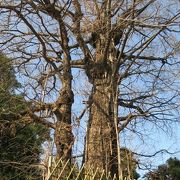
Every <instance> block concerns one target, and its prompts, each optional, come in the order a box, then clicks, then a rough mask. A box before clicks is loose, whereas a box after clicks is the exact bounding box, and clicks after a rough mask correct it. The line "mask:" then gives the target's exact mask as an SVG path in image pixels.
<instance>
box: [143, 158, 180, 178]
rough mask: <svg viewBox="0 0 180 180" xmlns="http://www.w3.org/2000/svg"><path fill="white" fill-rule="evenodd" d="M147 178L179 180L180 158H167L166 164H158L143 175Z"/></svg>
mask: <svg viewBox="0 0 180 180" xmlns="http://www.w3.org/2000/svg"><path fill="white" fill-rule="evenodd" d="M145 178H146V179H147V180H179V179H180V160H179V159H177V158H176V157H175V158H169V159H168V160H167V161H166V164H163V165H160V166H158V168H157V169H155V170H153V171H151V172H148V173H147V174H146V175H145Z"/></svg>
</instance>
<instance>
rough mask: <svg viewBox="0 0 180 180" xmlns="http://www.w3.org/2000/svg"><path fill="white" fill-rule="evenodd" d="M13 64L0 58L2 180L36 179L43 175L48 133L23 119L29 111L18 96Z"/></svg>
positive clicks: (0, 168)
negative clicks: (45, 141)
mask: <svg viewBox="0 0 180 180" xmlns="http://www.w3.org/2000/svg"><path fill="white" fill-rule="evenodd" d="M11 62H12V61H11V60H10V59H8V58H7V57H6V56H5V55H3V54H0V77H1V78H0V81H1V85H0V177H1V178H2V179H12V178H14V179H33V178H36V179H38V178H40V177H41V175H42V172H41V169H42V168H39V166H40V165H39V163H40V153H42V149H41V145H42V142H43V141H44V140H45V138H44V136H42V134H43V133H47V129H45V128H44V127H43V126H42V125H37V124H32V123H30V122H27V117H26V116H25V115H24V116H21V112H22V110H23V111H24V110H25V109H26V106H27V104H26V102H25V100H24V98H23V96H22V95H16V94H15V90H16V89H17V87H19V86H20V85H19V83H18V82H17V80H16V78H15V73H14V69H13V66H12V64H11Z"/></svg>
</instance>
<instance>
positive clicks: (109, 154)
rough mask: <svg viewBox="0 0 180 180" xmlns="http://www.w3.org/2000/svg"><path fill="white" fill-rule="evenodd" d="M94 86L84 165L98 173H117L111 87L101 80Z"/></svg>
mask: <svg viewBox="0 0 180 180" xmlns="http://www.w3.org/2000/svg"><path fill="white" fill-rule="evenodd" d="M99 81H101V84H99V85H98V86H97V85H96V86H95V89H94V92H93V95H92V106H91V109H90V119H89V126H88V132H87V139H86V145H87V147H86V153H85V163H86V166H87V167H88V168H89V167H90V168H91V169H92V171H96V170H97V168H98V172H99V174H101V172H103V170H105V172H106V173H107V172H111V174H112V176H114V174H118V168H117V142H116V134H115V128H114V122H113V110H112V103H113V102H112V92H111V87H110V86H109V84H107V83H103V81H104V82H105V81H107V80H103V79H101V80H99Z"/></svg>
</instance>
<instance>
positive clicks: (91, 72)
mask: <svg viewBox="0 0 180 180" xmlns="http://www.w3.org/2000/svg"><path fill="white" fill-rule="evenodd" d="M111 72H112V71H111V67H110V65H108V64H107V63H105V62H91V63H90V64H88V68H87V69H86V74H87V76H88V78H89V82H90V83H92V84H95V85H102V84H107V83H109V81H110V77H111V74H112V73H111Z"/></svg>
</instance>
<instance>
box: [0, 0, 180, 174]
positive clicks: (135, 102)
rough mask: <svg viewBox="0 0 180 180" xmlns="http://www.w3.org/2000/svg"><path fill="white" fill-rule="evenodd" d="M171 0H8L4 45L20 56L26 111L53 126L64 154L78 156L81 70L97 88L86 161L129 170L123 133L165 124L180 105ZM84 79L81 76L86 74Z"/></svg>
mask: <svg viewBox="0 0 180 180" xmlns="http://www.w3.org/2000/svg"><path fill="white" fill-rule="evenodd" d="M176 3H178V1H173V0H172V1H169V0H163V1H162V0H161V1H160V0H121V1H117V0H102V1H96V0H94V1H89V0H67V1H63V0H56V1H55V0H27V1H20V0H16V1H15V0H6V1H5V0H2V1H1V2H0V20H1V21H0V29H1V37H0V48H1V51H2V52H4V53H6V54H8V55H9V56H10V57H13V58H14V64H15V66H16V68H17V70H18V74H19V80H20V81H21V82H22V84H23V85H24V86H23V87H24V89H23V90H22V91H23V92H24V94H26V98H27V100H28V101H29V102H30V106H29V111H28V112H27V116H29V117H31V119H33V122H36V123H42V124H44V125H46V126H47V127H49V128H52V129H54V131H55V133H54V142H55V145H56V150H57V156H58V157H59V158H62V159H63V160H69V159H72V147H73V144H74V141H75V137H74V136H73V131H72V130H73V122H72V119H73V117H72V115H73V112H72V105H73V103H74V99H75V98H76V97H74V94H73V89H72V83H73V79H75V78H76V77H75V76H73V73H74V72H75V70H74V69H77V68H78V69H82V70H83V72H84V74H83V75H84V76H85V77H86V78H87V79H88V82H89V83H90V86H89V87H92V89H91V91H89V92H90V96H89V98H88V99H87V100H86V101H85V104H86V107H85V108H86V109H85V110H83V113H82V114H81V115H80V116H79V118H78V121H80V120H81V119H82V117H83V115H84V114H85V111H86V110H88V112H89V119H88V125H87V133H86V140H85V148H84V158H83V159H84V163H85V167H86V168H91V169H92V170H93V171H96V169H97V168H98V171H99V172H102V171H105V172H106V173H108V172H109V171H110V172H111V174H112V176H114V175H115V174H116V175H118V176H119V177H122V169H121V159H120V158H121V156H120V140H119V133H120V132H122V131H123V130H124V129H125V128H128V129H130V130H133V131H134V132H135V131H136V130H137V129H136V127H138V126H137V124H141V123H142V125H143V124H145V123H148V122H149V123H154V124H155V125H158V126H160V127H162V128H164V126H168V125H169V123H170V122H174V121H177V119H176V118H174V115H175V114H176V111H178V107H179V104H178V102H177V101H178V96H179V90H178V88H177V86H178V78H177V75H178V73H179V62H178V59H177V53H178V52H177V51H175V50H176V49H177V46H178V42H177V38H176V35H177V33H178V32H179V31H178V23H179V17H180V14H179V13H178V8H177V5H176ZM79 80H81V78H79Z"/></svg>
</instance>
